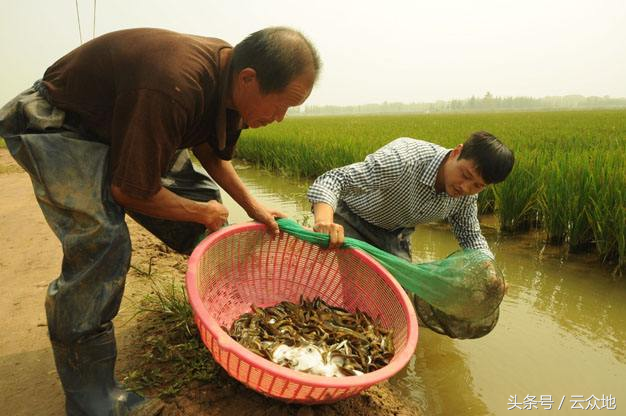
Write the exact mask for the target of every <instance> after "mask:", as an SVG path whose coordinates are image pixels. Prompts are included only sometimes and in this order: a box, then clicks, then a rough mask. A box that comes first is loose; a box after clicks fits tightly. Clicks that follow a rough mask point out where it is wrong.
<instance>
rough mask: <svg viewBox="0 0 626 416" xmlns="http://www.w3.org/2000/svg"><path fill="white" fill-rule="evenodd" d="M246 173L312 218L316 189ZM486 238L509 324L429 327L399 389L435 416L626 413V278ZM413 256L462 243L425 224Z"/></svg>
mask: <svg viewBox="0 0 626 416" xmlns="http://www.w3.org/2000/svg"><path fill="white" fill-rule="evenodd" d="M238 171H239V173H240V175H241V177H242V178H243V180H244V182H246V184H247V185H248V186H249V188H250V189H251V190H252V191H253V193H254V194H255V195H256V196H257V197H258V198H259V199H260V200H262V201H263V202H265V203H266V204H267V205H270V206H272V207H274V208H276V209H279V210H282V211H283V212H284V213H285V214H288V215H290V216H292V217H294V218H296V219H298V220H302V219H305V220H307V219H309V220H310V218H311V216H310V213H309V205H308V203H307V202H306V199H305V197H304V195H305V193H306V189H307V185H308V182H305V181H297V180H293V179H288V178H284V177H280V176H276V175H271V174H269V173H267V172H264V171H260V170H257V169H254V168H249V167H244V166H239V167H238ZM224 200H225V203H226V205H227V206H228V208H229V210H230V213H231V221H232V222H241V221H247V220H248V219H247V216H246V214H245V212H244V211H243V210H242V209H241V208H239V207H238V206H237V205H236V204H235V203H234V202H233V201H232V199H230V198H229V197H228V196H225V197H224ZM488 222H489V221H487V223H488ZM484 232H485V234H486V237H487V239H488V240H489V243H490V246H491V247H492V249H493V251H494V253H495V255H496V258H497V261H498V264H499V266H500V267H501V268H502V269H503V271H504V273H505V276H506V279H507V281H508V283H509V285H510V288H509V292H508V295H507V296H506V297H505V299H504V301H503V303H502V305H501V309H500V322H499V323H498V325H497V326H496V328H495V329H494V331H493V332H492V333H491V334H489V335H487V336H486V337H484V338H482V339H478V340H452V339H449V338H447V337H444V336H440V335H437V334H434V333H433V332H431V331H430V330H428V329H420V339H419V342H418V347H417V350H416V352H415V355H414V357H413V359H412V360H411V361H410V363H409V364H408V365H407V367H406V368H405V369H404V370H402V371H401V372H400V373H399V374H398V375H397V376H395V377H394V378H393V379H392V380H391V383H392V384H393V385H394V386H395V387H396V388H397V389H398V390H399V391H401V392H402V394H403V396H404V397H406V398H407V399H408V400H410V401H411V402H413V403H416V404H417V405H418V407H419V408H420V409H421V410H422V411H423V414H425V415H503V414H511V412H513V413H515V412H520V411H522V410H521V409H526V410H528V408H532V407H534V408H533V409H532V410H533V411H534V412H542V411H544V412H545V411H548V412H556V414H563V415H567V414H573V413H578V412H581V411H583V410H581V409H585V408H588V411H591V410H592V409H593V406H594V405H595V406H596V407H600V406H604V409H602V410H603V411H607V410H609V409H614V413H613V414H626V278H623V279H621V280H619V279H614V278H612V276H611V274H610V271H609V270H607V269H605V268H603V267H600V266H598V265H597V264H596V263H593V262H589V261H587V260H585V259H583V258H572V257H570V258H569V259H567V260H563V258H562V256H560V255H559V253H558V251H555V250H551V249H547V250H541V243H540V238H539V236H532V235H530V236H524V237H512V238H510V237H502V236H498V235H497V233H496V232H495V231H494V230H493V229H492V228H489V227H484ZM413 249H414V253H413V254H414V258H415V259H419V260H422V261H429V260H433V259H437V258H441V257H444V256H446V255H448V254H449V253H450V252H452V251H454V250H456V249H457V244H456V241H455V240H454V238H453V236H452V234H451V233H450V232H449V230H447V229H446V228H445V227H441V226H420V227H419V228H418V229H417V230H416V233H415V235H414V239H413ZM551 251H552V252H551ZM531 396H534V398H532V397H531ZM603 397H604V399H607V400H601V399H602V398H603ZM596 398H597V399H598V400H596ZM525 399H526V400H525ZM611 399H612V400H611ZM550 402H552V403H550ZM550 405H551V409H549V407H550ZM559 407H560V410H559ZM510 408H511V410H509V409H510ZM595 410H596V411H597V410H598V409H595ZM524 413H525V412H524Z"/></svg>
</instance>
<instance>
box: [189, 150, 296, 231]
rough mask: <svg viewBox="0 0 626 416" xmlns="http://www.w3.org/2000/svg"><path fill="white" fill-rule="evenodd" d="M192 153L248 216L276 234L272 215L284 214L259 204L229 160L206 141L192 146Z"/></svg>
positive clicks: (279, 215) (276, 228) (276, 226)
mask: <svg viewBox="0 0 626 416" xmlns="http://www.w3.org/2000/svg"><path fill="white" fill-rule="evenodd" d="M193 153H194V154H195V155H196V157H197V158H198V160H200V163H202V166H203V167H204V168H205V169H206V171H207V172H208V173H209V175H211V177H212V178H213V179H214V180H215V182H217V184H218V185H219V186H221V187H222V189H224V191H226V192H227V193H228V195H230V196H231V197H232V198H233V199H234V200H235V202H237V204H239V205H240V206H241V207H242V208H243V209H244V210H245V211H246V213H247V214H248V216H249V217H250V218H252V219H255V220H257V221H259V222H262V223H264V224H265V225H267V227H268V231H269V232H270V234H273V235H277V234H278V232H279V229H278V224H277V223H276V221H275V220H274V217H285V215H284V214H283V213H281V212H279V211H274V210H269V209H267V208H266V207H265V206H264V205H263V204H261V203H260V202H259V201H258V200H257V199H256V198H255V197H254V196H253V195H252V194H251V193H250V191H249V190H248V188H247V187H246V185H244V183H243V182H242V181H241V179H240V178H239V175H237V171H235V168H234V167H233V165H232V163H230V161H228V160H222V159H220V158H219V157H217V156H216V155H215V153H213V151H212V150H211V147H210V146H209V145H208V144H206V143H203V144H201V145H199V146H196V147H194V148H193Z"/></svg>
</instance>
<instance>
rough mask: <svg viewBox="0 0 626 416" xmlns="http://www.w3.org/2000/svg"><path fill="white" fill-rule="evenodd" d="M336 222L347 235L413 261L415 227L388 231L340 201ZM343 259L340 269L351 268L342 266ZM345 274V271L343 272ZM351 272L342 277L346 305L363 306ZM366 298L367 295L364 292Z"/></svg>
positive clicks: (336, 212)
mask: <svg viewBox="0 0 626 416" xmlns="http://www.w3.org/2000/svg"><path fill="white" fill-rule="evenodd" d="M334 222H335V223H337V224H341V225H342V226H343V230H344V235H345V236H346V237H351V238H356V239H358V240H361V241H365V242H366V243H369V244H371V245H373V246H375V247H378V248H379V249H381V250H384V251H386V252H388V253H391V254H393V255H395V256H398V257H401V258H403V259H405V260H408V261H411V233H412V232H413V229H410V228H403V229H399V230H393V231H388V230H385V229H383V228H380V227H377V226H375V225H373V224H370V223H369V222H367V221H365V220H364V219H363V218H361V217H359V216H358V215H356V214H355V213H354V212H352V211H351V210H350V209H349V208H348V207H347V205H346V204H345V203H344V202H343V201H340V202H339V204H338V205H337V209H336V210H335V215H334ZM341 263H342V260H341V259H340V260H339V270H340V271H341V270H350V268H349V267H346V266H342V264H341ZM342 274H343V272H342ZM347 275H349V273H346V277H345V278H344V279H342V281H343V285H342V296H343V301H344V305H346V306H347V307H349V308H350V307H354V308H355V309H356V307H361V306H360V305H359V303H360V299H358V297H359V294H358V293H357V292H356V291H355V290H354V288H353V287H352V285H351V284H350V283H349V282H350V280H349V276H347ZM363 297H364V298H366V297H367V296H366V295H365V294H364V295H363Z"/></svg>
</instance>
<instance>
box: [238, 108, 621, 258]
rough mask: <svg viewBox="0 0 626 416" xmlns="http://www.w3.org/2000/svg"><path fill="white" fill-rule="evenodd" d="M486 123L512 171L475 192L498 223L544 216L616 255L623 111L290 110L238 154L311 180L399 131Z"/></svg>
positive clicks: (468, 129)
mask: <svg viewBox="0 0 626 416" xmlns="http://www.w3.org/2000/svg"><path fill="white" fill-rule="evenodd" d="M477 130H486V131H489V132H491V133H493V134H495V135H496V136H497V137H499V138H501V139H502V140H503V142H504V143H506V144H507V145H508V146H509V147H511V148H512V149H514V151H515V156H516V166H515V167H514V169H513V172H512V173H511V175H510V177H509V178H507V180H506V181H504V182H503V183H501V184H498V185H496V186H494V187H490V188H488V189H486V190H485V191H484V192H482V193H481V195H480V196H479V210H480V212H481V213H488V212H490V211H491V210H492V209H495V212H496V214H497V215H498V218H499V220H500V225H501V229H502V230H505V231H523V230H526V229H528V227H530V226H538V225H542V223H543V224H545V226H546V234H547V235H548V238H549V240H551V241H553V242H555V243H557V242H563V243H567V244H569V246H570V248H571V249H588V248H589V246H590V244H591V243H593V245H594V246H595V250H596V251H597V253H598V254H599V255H600V256H601V257H602V258H603V259H605V260H606V261H614V260H615V259H617V261H618V262H619V264H623V263H624V260H623V259H624V257H625V254H624V250H625V249H624V245H625V238H624V201H623V195H622V194H623V191H622V190H623V189H626V185H625V181H624V167H623V164H624V162H623V156H622V155H621V152H623V150H622V149H624V148H626V110H601V111H596V110H594V111H553V112H524V113H478V114H405V115H385V116H376V115H373V116H362V115H361V116H327V117H323V116H316V117H290V118H288V119H287V120H285V121H284V122H283V123H280V124H278V125H272V126H268V127H266V128H263V129H259V130H249V131H246V132H244V134H242V138H241V140H240V141H239V144H238V150H237V157H240V158H244V159H246V160H249V161H251V162H253V163H256V164H257V165H259V166H262V167H265V168H268V169H270V170H275V171H278V172H281V173H282V174H290V175H295V176H300V177H306V178H310V179H313V178H315V177H316V176H318V175H321V174H322V173H324V172H325V171H327V170H329V169H332V168H335V167H338V166H343V165H346V164H349V163H353V162H356V161H360V160H363V158H364V157H365V156H366V155H367V154H369V153H371V152H373V151H375V150H376V149H378V148H379V147H381V146H383V145H384V144H386V143H388V142H390V141H392V140H393V139H395V138H398V137H413V138H416V139H423V140H427V141H431V142H434V143H438V144H440V145H442V146H444V147H448V148H452V147H454V146H455V145H457V144H459V143H461V142H463V141H464V140H465V139H466V138H467V137H468V136H469V135H470V134H471V133H472V132H474V131H477Z"/></svg>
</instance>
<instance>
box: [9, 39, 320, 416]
mask: <svg viewBox="0 0 626 416" xmlns="http://www.w3.org/2000/svg"><path fill="white" fill-rule="evenodd" d="M319 68H320V61H319V57H318V54H317V52H316V50H315V48H314V47H313V45H312V44H311V42H309V40H307V39H306V38H305V37H304V36H303V35H302V34H301V33H299V32H297V31H294V30H292V29H288V28H283V27H275V28H268V29H264V30H261V31H258V32H255V33H253V34H251V35H249V36H248V37H247V38H246V39H244V40H243V41H242V42H241V43H239V44H238V45H236V46H235V47H234V48H232V47H231V46H230V45H229V44H228V43H226V42H224V41H223V40H220V39H216V38H206V37H200V36H192V35H186V34H180V33H175V32H171V31H166V30H159V29H132V30H123V31H119V32H113V33H109V34H106V35H103V36H100V37H98V38H96V39H94V40H92V41H91V42H88V43H86V44H85V45H83V46H81V47H79V48H77V49H75V50H73V51H71V52H70V53H68V54H67V55H65V56H64V57H62V58H61V59H59V60H58V61H57V62H55V63H54V64H53V65H52V66H51V67H50V68H48V70H47V71H46V72H45V74H44V76H43V79H42V80H39V81H37V82H36V83H35V85H34V86H33V87H32V88H30V89H29V90H27V91H25V92H24V93H22V94H20V95H19V96H18V97H16V98H15V99H14V100H12V101H11V102H10V103H8V104H7V105H6V106H5V107H4V108H2V109H1V110H0V135H1V136H3V137H4V138H5V140H6V142H7V146H8V148H9V150H10V151H11V154H12V155H13V157H15V159H16V160H17V161H18V162H19V163H20V165H21V166H23V167H24V168H25V169H26V171H28V172H29V174H30V176H31V179H32V183H33V187H34V190H35V195H36V197H37V200H38V202H39V204H40V206H41V209H42V211H43V213H44V215H45V217H46V220H47V221H48V223H49V224H50V226H51V228H52V229H53V231H54V232H55V234H56V235H57V236H58V238H59V239H60V240H61V243H62V245H63V255H64V257H63V265H62V270H61V273H60V275H59V277H58V278H57V279H56V280H54V281H53V282H52V283H51V284H50V286H49V288H48V293H47V297H46V313H47V318H48V329H49V335H50V339H51V342H52V349H53V352H54V357H55V362H56V366H57V371H58V373H59V377H60V379H61V382H62V384H63V389H64V390H65V395H66V410H67V413H68V414H70V415H110V414H115V415H117V414H126V413H128V411H129V410H130V409H133V408H136V407H138V405H139V404H140V403H141V402H142V400H143V399H142V398H141V397H139V396H137V395H135V394H134V393H129V392H126V391H124V390H122V389H121V388H120V386H119V385H118V384H117V382H116V381H115V379H114V376H113V370H114V365H115V360H116V344H115V336H114V333H113V325H112V322H111V320H112V319H113V318H114V317H115V315H116V314H117V312H118V310H119V306H120V302H121V298H122V293H123V290H124V282H125V277H126V273H127V271H128V267H129V264H130V253H131V246H130V239H129V235H128V229H127V227H126V224H125V222H124V214H125V213H128V214H129V215H131V216H132V217H133V218H135V219H136V220H137V221H138V222H139V223H141V224H142V225H143V226H145V227H146V228H147V229H148V230H150V231H151V232H152V233H154V234H155V235H156V236H157V237H159V238H160V239H162V240H163V241H164V242H165V243H167V244H168V245H169V246H170V247H172V248H174V249H176V250H178V251H180V252H183V253H189V252H190V251H191V250H192V248H193V247H194V245H195V243H196V242H197V241H198V240H199V238H201V236H202V235H203V234H204V233H205V231H206V230H207V229H208V230H209V231H215V230H217V229H219V228H220V227H222V226H223V225H224V224H225V223H226V221H227V218H228V210H227V209H226V208H225V207H224V206H223V205H222V204H221V203H220V201H221V199H220V195H219V188H218V187H217V186H216V185H215V183H214V182H213V180H212V179H211V178H213V179H214V180H215V182H217V184H219V185H220V186H221V187H222V188H223V189H224V190H225V191H226V192H228V193H229V194H230V195H231V196H232V197H233V199H235V201H237V203H238V204H240V205H241V206H242V207H243V208H244V209H245V210H246V212H247V213H248V215H249V216H250V217H251V218H253V219H255V220H258V221H260V222H263V223H265V224H266V225H267V226H268V227H269V230H270V232H272V233H278V226H277V224H276V222H275V221H274V217H275V216H280V213H278V212H275V211H273V210H271V209H268V208H266V207H264V206H263V205H262V204H260V203H259V202H258V201H257V200H256V199H255V198H254V197H253V196H252V195H251V194H250V192H249V191H248V190H247V189H246V187H245V186H244V184H243V183H242V182H241V180H240V179H239V177H238V175H237V173H236V172H235V170H234V169H233V167H232V165H231V163H230V161H229V160H230V159H231V157H232V155H233V151H234V149H235V145H236V143H237V140H238V138H239V134H240V132H241V129H242V128H244V127H246V126H247V127H251V128H256V127H261V126H265V125H267V124H269V123H272V122H274V121H276V122H280V121H281V120H282V119H283V117H284V116H285V113H286V111H287V110H288V108H289V107H292V106H297V105H300V104H302V103H303V102H304V101H305V100H306V98H307V97H308V96H309V94H310V93H311V89H312V88H313V85H314V83H315V81H316V79H317V76H318V72H319ZM189 148H190V149H192V150H193V153H194V154H195V155H196V156H197V158H198V159H199V160H200V162H201V163H202V166H203V167H204V169H206V171H205V170H204V169H201V168H197V167H195V166H193V164H192V163H191V161H190V160H189V156H188V152H187V150H186V149H189ZM207 172H208V174H210V177H209V176H208V175H207Z"/></svg>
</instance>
